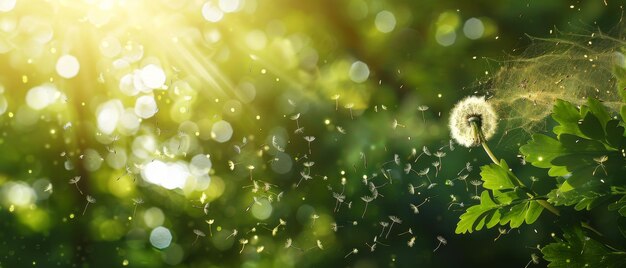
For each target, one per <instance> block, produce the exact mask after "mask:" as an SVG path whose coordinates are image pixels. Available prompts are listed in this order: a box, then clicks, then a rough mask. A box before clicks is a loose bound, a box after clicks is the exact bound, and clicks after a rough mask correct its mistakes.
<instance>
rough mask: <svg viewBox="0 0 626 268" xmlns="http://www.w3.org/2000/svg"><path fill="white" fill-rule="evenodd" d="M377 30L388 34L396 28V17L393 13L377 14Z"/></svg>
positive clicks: (385, 11) (384, 11)
mask: <svg viewBox="0 0 626 268" xmlns="http://www.w3.org/2000/svg"><path fill="white" fill-rule="evenodd" d="M374 24H375V25H376V29H377V30H379V31H380V32H383V33H388V32H391V31H393V29H395V28H396V17H395V16H394V15H393V13H391V12H389V11H387V10H383V11H381V12H378V14H376V21H375V22H374Z"/></svg>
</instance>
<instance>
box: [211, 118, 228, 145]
mask: <svg viewBox="0 0 626 268" xmlns="http://www.w3.org/2000/svg"><path fill="white" fill-rule="evenodd" d="M232 136H233V127H232V126H231V125H230V123H228V122H226V121H224V120H220V121H217V122H215V124H213V127H212V128H211V138H213V139H214V140H215V141H217V142H221V143H223V142H227V141H229V140H230V138H231V137H232Z"/></svg>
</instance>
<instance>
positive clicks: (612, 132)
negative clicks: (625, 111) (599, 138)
mask: <svg viewBox="0 0 626 268" xmlns="http://www.w3.org/2000/svg"><path fill="white" fill-rule="evenodd" d="M606 141H607V143H608V144H609V145H610V146H611V147H612V148H613V149H616V150H621V149H624V148H625V147H626V137H624V127H623V126H620V125H619V120H610V121H609V122H607V123H606Z"/></svg>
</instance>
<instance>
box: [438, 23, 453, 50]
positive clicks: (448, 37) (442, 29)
mask: <svg viewBox="0 0 626 268" xmlns="http://www.w3.org/2000/svg"><path fill="white" fill-rule="evenodd" d="M435 39H436V40H437V43H438V44H440V45H442V46H444V47H447V46H451V45H452V44H454V42H455V41H456V32H455V31H454V27H452V26H450V25H441V26H439V27H437V32H436V33H435Z"/></svg>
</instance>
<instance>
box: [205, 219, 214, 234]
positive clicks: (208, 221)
mask: <svg viewBox="0 0 626 268" xmlns="http://www.w3.org/2000/svg"><path fill="white" fill-rule="evenodd" d="M205 222H206V223H207V224H208V225H209V235H210V236H213V230H212V229H213V228H212V227H211V225H213V223H214V222H215V220H214V219H210V220H206V221H205Z"/></svg>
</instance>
